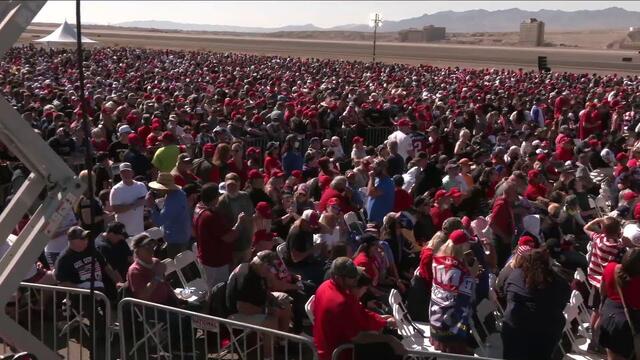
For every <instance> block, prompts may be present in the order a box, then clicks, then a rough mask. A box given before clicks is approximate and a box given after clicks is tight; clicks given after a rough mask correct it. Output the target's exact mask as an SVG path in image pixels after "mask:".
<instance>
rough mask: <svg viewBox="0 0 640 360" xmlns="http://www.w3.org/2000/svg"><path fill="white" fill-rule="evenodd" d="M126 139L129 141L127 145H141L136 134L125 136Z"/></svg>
mask: <svg viewBox="0 0 640 360" xmlns="http://www.w3.org/2000/svg"><path fill="white" fill-rule="evenodd" d="M127 139H128V140H129V144H135V145H140V144H141V142H140V137H139V136H138V134H136V133H131V134H129V136H127Z"/></svg>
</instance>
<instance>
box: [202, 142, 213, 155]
mask: <svg viewBox="0 0 640 360" xmlns="http://www.w3.org/2000/svg"><path fill="white" fill-rule="evenodd" d="M214 152H216V146H215V145H214V144H211V143H209V144H204V146H203V147H202V153H203V154H204V155H206V156H211V155H213V153H214Z"/></svg>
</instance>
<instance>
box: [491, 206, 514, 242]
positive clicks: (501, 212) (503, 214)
mask: <svg viewBox="0 0 640 360" xmlns="http://www.w3.org/2000/svg"><path fill="white" fill-rule="evenodd" d="M491 223H492V224H493V225H494V226H495V227H497V228H499V229H501V230H502V232H504V233H505V234H513V233H514V231H515V224H514V222H513V212H512V210H511V204H509V202H507V200H506V199H505V197H504V196H501V197H499V198H497V199H496V201H494V203H493V208H491ZM502 240H503V241H511V239H502Z"/></svg>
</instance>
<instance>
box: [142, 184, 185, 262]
mask: <svg viewBox="0 0 640 360" xmlns="http://www.w3.org/2000/svg"><path fill="white" fill-rule="evenodd" d="M149 187H150V188H151V189H152V191H151V192H149V194H147V197H146V202H147V204H146V205H147V207H148V208H150V209H151V219H152V220H153V222H154V223H155V224H156V225H159V226H162V230H163V231H164V241H166V243H167V257H169V258H172V259H173V258H174V257H175V256H176V255H178V254H179V253H181V252H183V251H185V250H187V247H188V246H189V240H191V217H190V214H191V213H190V211H189V207H188V205H187V195H186V194H185V193H184V191H182V189H181V188H180V187H179V186H178V185H176V183H175V180H174V178H173V176H172V175H171V174H169V173H164V172H162V173H159V174H158V179H157V180H156V181H152V182H150V183H149ZM156 197H164V204H163V206H162V209H160V208H159V206H158V204H157V202H156V200H157V199H156Z"/></svg>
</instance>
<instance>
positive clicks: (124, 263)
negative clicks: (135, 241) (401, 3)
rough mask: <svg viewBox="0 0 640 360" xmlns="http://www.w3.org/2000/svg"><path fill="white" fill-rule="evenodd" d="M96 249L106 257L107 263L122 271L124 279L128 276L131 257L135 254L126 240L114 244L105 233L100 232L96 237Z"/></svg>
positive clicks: (119, 271) (121, 274)
mask: <svg viewBox="0 0 640 360" xmlns="http://www.w3.org/2000/svg"><path fill="white" fill-rule="evenodd" d="M96 250H98V252H99V253H100V254H101V255H102V256H103V257H104V259H105V261H106V262H107V264H109V265H111V267H112V268H113V269H114V270H115V271H117V272H118V273H120V276H122V278H123V279H124V278H126V277H127V271H128V270H129V265H131V263H130V262H129V258H130V257H131V256H133V252H132V251H131V249H130V248H129V245H128V244H127V242H126V241H125V240H122V241H118V242H117V243H116V244H112V243H111V242H110V241H109V240H107V239H106V238H105V237H104V234H100V235H98V237H97V238H96Z"/></svg>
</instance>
